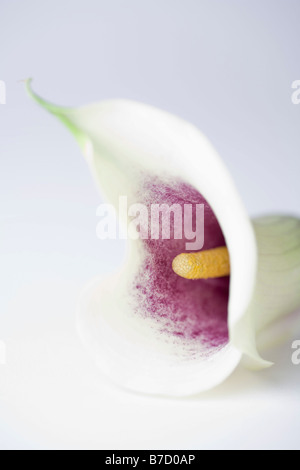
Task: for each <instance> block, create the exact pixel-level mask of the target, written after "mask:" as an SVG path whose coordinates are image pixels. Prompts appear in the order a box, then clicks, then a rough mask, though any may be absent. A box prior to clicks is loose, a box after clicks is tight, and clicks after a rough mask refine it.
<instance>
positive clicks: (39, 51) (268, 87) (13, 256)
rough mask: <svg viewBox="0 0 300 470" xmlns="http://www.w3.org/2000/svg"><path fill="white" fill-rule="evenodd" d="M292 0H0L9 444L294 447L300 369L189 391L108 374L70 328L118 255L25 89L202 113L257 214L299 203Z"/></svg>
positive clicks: (60, 135) (4, 440)
mask: <svg viewBox="0 0 300 470" xmlns="http://www.w3.org/2000/svg"><path fill="white" fill-rule="evenodd" d="M299 18H300V2H299V1H298V0H244V1H241V0H184V1H183V0H151V1H150V0H124V1H122V0H109V1H108V0H98V1H96V0H94V1H93V0H84V1H83V0H70V1H68V0H51V1H43V2H41V1H39V0H36V1H34V0H26V1H23V0H22V1H20V0H14V1H11V0H1V3H0V79H1V80H5V82H6V86H7V104H6V105H5V106H4V105H0V151H1V156H0V162H1V171H0V195H1V197H0V242H1V243H0V270H1V272H0V285H1V289H0V291H1V294H0V311H1V316H0V340H2V341H5V343H6V347H7V364H6V365H5V366H3V365H2V366H1V365H0V416H1V418H0V448H2V449H16V448H25V449H31V448H34V449H37V448H80V449H81V448H106V449H114V448H121V449H126V448H132V449H138V448H157V449H159V448H169V449H176V448H177V449H201V448H213V449H214V448H235V449H238V448H295V447H297V448H299V447H300V446H299V433H300V404H299V392H300V380H299V374H300V367H298V368H297V367H296V366H293V365H292V363H291V343H292V340H293V339H300V329H299V330H298V331H294V332H293V333H292V337H291V338H290V339H287V341H286V342H285V343H284V344H281V345H276V346H275V347H274V348H273V349H272V350H271V351H269V353H268V354H267V356H268V358H269V359H272V360H274V361H276V366H275V367H273V368H272V369H270V370H268V371H265V372H263V373H259V374H254V373H250V372H248V371H245V370H243V369H241V368H240V369H238V370H237V371H236V372H235V374H234V375H233V376H232V377H230V379H229V380H228V381H227V382H226V383H225V384H223V385H222V386H220V387H219V388H218V389H216V390H214V391H212V392H210V393H206V394H204V395H201V396H199V397H193V398H190V399H185V400H168V399H160V398H152V397H145V396H138V395H134V394H131V393H128V392H124V391H122V390H119V389H117V388H115V387H114V386H113V385H111V384H110V383H108V382H107V381H106V379H105V378H104V377H102V375H101V374H100V373H99V372H98V371H97V370H96V368H95V367H94V365H93V363H91V361H90V358H89V356H88V355H87V353H86V352H85V350H84V349H83V348H82V346H81V344H80V342H79V340H78V337H77V333H76V329H75V314H76V305H77V300H78V296H79V293H80V290H81V288H82V286H83V285H84V284H85V282H86V281H88V280H89V279H90V278H92V277H94V276H97V275H101V274H106V273H108V272H111V271H113V270H114V269H115V268H116V267H117V266H118V265H119V264H120V263H121V261H122V257H123V253H124V245H123V244H122V243H121V242H120V241H106V242H100V241H98V240H97V238H96V233H95V230H96V224H97V219H96V215H95V214H96V207H97V206H98V204H99V203H100V202H101V201H100V198H99V196H98V194H97V192H96V189H95V187H94V185H93V183H92V180H91V177H90V175H89V172H88V169H87V167H86V164H85V162H84V160H83V158H82V157H81V154H80V152H79V150H78V148H77V146H76V143H75V142H74V141H73V138H72V137H71V136H70V135H69V134H68V133H67V132H66V130H65V129H64V128H63V127H62V126H61V125H60V124H59V123H58V122H56V121H55V120H54V119H53V117H51V116H50V115H48V114H47V113H45V112H44V111H43V110H41V109H40V108H38V107H37V106H36V105H35V104H34V103H33V102H31V101H30V100H29V99H28V97H27V96H26V94H25V92H24V86H23V84H22V83H20V82H19V81H20V80H22V79H25V78H28V77H29V76H32V77H34V87H35V89H36V91H37V92H38V93H39V94H41V95H42V96H45V97H46V98H48V99H49V100H50V101H53V102H56V103H58V104H64V105H81V104H86V103H89V102H92V101H97V100H102V99H106V98H130V99H135V100H139V101H143V102H147V103H150V104H152V105H154V106H158V107H160V108H163V109H166V110H168V111H170V112H173V113H175V114H178V115H180V116H181V117H183V118H186V119H187V120H189V121H191V122H193V123H194V124H196V125H197V126H198V127H199V128H201V130H202V131H203V132H204V133H205V134H206V135H207V136H208V137H209V138H210V140H211V141H212V143H213V144H214V145H215V147H216V148H217V150H218V151H219V153H220V154H221V156H222V157H223V158H224V160H225V162H226V164H227V165H228V167H229V169H230V170H231V172H232V174H233V176H234V178H235V181H236V184H237V186H238V188H239V190H240V193H241V195H242V198H243V200H244V202H245V205H246V207H247V209H248V210H249V214H250V215H251V216H254V215H260V214H266V213H269V212H280V213H281V212H284V213H286V212H288V213H292V214H295V215H297V214H299V211H300V208H299V195H300V189H299V173H300V163H299V161H300V159H299V152H300V132H299V130H300V106H296V105H293V104H292V102H291V94H292V89H291V84H292V82H293V81H294V80H297V79H300V52H299V40H300V28H299V22H300V20H299Z"/></svg>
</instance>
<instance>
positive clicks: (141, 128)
mask: <svg viewBox="0 0 300 470" xmlns="http://www.w3.org/2000/svg"><path fill="white" fill-rule="evenodd" d="M27 90H28V92H29V94H30V96H32V97H33V98H34V99H35V100H36V101H37V102H38V103H39V104H41V105H42V106H43V107H44V108H46V109H47V110H48V111H50V112H51V113H53V114H54V115H55V116H56V117H58V118H59V119H60V120H61V121H62V122H63V123H64V124H65V125H66V126H67V127H68V128H69V129H70V130H71V132H72V133H73V135H74V136H75V138H76V139H77V141H78V143H79V145H80V147H81V149H82V152H83V154H84V155H85V157H86V159H87V162H88V164H89V166H90V168H91V171H92V173H93V175H94V178H95V180H96V182H97V184H98V185H99V187H100V189H101V190H102V191H103V193H104V195H105V197H106V198H107V199H108V200H109V201H110V202H112V203H114V204H117V201H118V198H119V196H120V195H128V197H129V198H130V197H131V196H132V195H133V194H134V190H135V189H136V178H137V175H138V173H139V172H141V171H142V172H147V173H149V174H153V175H158V174H159V175H160V177H162V178H165V179H166V180H168V179H176V178H180V179H182V180H184V181H185V182H187V183H189V184H190V185H191V186H192V187H194V188H195V189H197V190H198V191H199V193H201V194H202V195H203V197H204V198H205V199H206V200H207V201H208V203H209V204H210V206H211V207H212V209H213V211H214V213H215V215H216V217H217V218H218V221H219V224H220V226H221V228H222V230H223V234H224V236H225V239H226V244H227V247H228V249H229V252H230V259H231V284H230V299H229V312H228V327H229V333H230V342H229V344H228V345H227V346H226V347H224V348H222V349H220V350H217V351H216V353H215V354H214V355H213V356H211V357H209V358H208V359H203V357H202V356H201V354H199V357H198V358H196V359H195V355H194V357H193V359H192V360H189V359H188V357H187V356H186V354H185V353H183V354H181V352H180V348H178V347H176V344H174V343H172V342H166V341H161V340H160V337H159V334H157V332H155V331H156V330H155V328H153V325H152V324H151V321H149V320H147V321H145V320H144V319H142V318H137V317H136V316H133V315H132V312H131V311H130V304H129V303H127V301H126V295H127V289H126V288H127V280H128V279H130V278H133V276H134V274H135V273H136V272H137V269H138V267H139V266H140V264H141V261H142V258H143V253H142V250H141V249H140V247H139V248H138V249H137V246H138V245H137V243H136V242H135V243H132V242H129V243H128V256H127V260H128V261H127V263H126V265H125V266H123V267H122V269H121V270H120V273H118V274H116V275H115V276H114V277H113V278H112V279H109V280H105V281H104V280H103V281H102V280H101V281H99V280H95V281H93V282H92V283H91V284H90V285H89V286H88V287H87V288H86V290H85V292H84V293H83V295H82V299H81V303H80V310H79V315H78V325H79V333H80V336H81V338H82V340H83V342H84V343H85V345H86V346H87V347H88V349H89V350H90V351H91V353H92V355H93V357H94V359H95V360H96V362H97V363H98V365H99V366H100V368H101V370H103V371H104V372H105V373H106V374H107V375H108V376H109V377H110V378H112V379H113V380H114V381H115V382H117V383H118V384H120V385H122V386H124V387H126V388H129V389H132V390H136V391H139V392H144V393H153V394H161V395H173V396H182V395H190V394H194V393H197V392H200V391H203V390H208V389H210V388H212V387H214V386H216V385H218V384H219V383H221V382H222V381H223V380H224V379H225V378H226V377H228V375H229V374H230V373H231V372H232V371H233V370H234V369H235V367H236V366H237V364H238V363H239V361H240V359H241V357H242V355H243V354H244V355H247V356H248V358H249V359H250V360H251V363H252V365H253V366H254V367H257V368H263V367H268V366H270V365H271V364H270V363H269V362H267V361H264V360H263V359H262V358H261V357H260V355H259V354H258V352H257V349H256V332H257V330H258V329H260V328H261V327H263V326H266V325H267V324H268V323H269V321H271V320H273V319H274V318H275V317H276V316H278V315H283V314H285V313H290V311H291V310H292V309H295V308H297V307H298V306H299V305H300V297H299V293H297V292H298V291H299V287H298V286H299V279H300V274H299V266H300V259H299V256H300V255H299V254H300V248H299V242H300V235H299V222H298V221H297V220H295V219H291V218H289V219H286V218H283V219H281V218H277V219H275V221H274V220H273V222H272V221H268V220H267V221H266V222H265V223H264V222H255V224H254V227H255V229H254V227H253V225H252V223H251V221H250V220H249V217H248V215H247V213H246V211H245V209H244V207H243V204H242V202H241V200H240V197H239V195H238V193H237V190H236V188H235V185H234V183H233V181H232V178H231V176H230V174H229V173H228V171H227V169H226V167H225V166H224V164H223V163H222V161H221V159H220V158H219V156H218V154H217V153H216V151H215V150H214V149H213V147H212V146H211V144H210V143H209V142H208V140H207V139H206V138H205V137H204V136H203V135H202V134H201V132H199V130H198V129H196V128H195V127H194V126H193V125H191V124H189V123H187V122H185V121H183V120H181V119H179V118H177V117H175V116H173V115H171V114H168V113H166V112H163V111H160V110H158V109H155V108H153V107H151V106H147V105H144V104H140V103H135V102H131V101H125V100H124V101H123V100H113V101H105V102H101V103H98V104H92V105H90V106H86V107H82V108H78V109H68V108H60V107H57V106H54V105H51V104H49V103H47V102H45V101H44V100H43V99H41V98H40V97H38V96H37V95H36V94H35V93H33V91H32V89H31V86H30V80H28V81H27ZM281 222H282V223H283V224H290V226H291V229H290V238H289V239H288V241H289V242H290V243H291V244H292V245H293V244H294V245H295V263H294V264H293V263H292V262H291V263H290V264H288V265H287V266H286V268H287V270H291V271H292V273H293V274H292V278H293V282H292V283H291V284H289V281H288V279H289V272H288V271H287V270H286V269H285V270H284V271H283V272H281V271H280V270H279V271H278V272H277V275H276V276H275V277H274V276H271V277H270V274H271V271H273V264H274V262H275V261H274V260H273V255H272V253H273V251H272V248H271V251H270V252H269V251H268V250H269V247H270V246H271V245H272V242H273V241H274V238H273V231H274V230H275V232H276V240H277V241H276V243H277V245H278V246H277V245H276V246H277V250H278V251H277V252H276V253H275V254H274V256H275V257H276V256H277V259H278V256H279V258H280V260H281V261H282V264H283V265H284V266H285V259H286V253H285V252H286V248H285V246H284V244H285V242H286V241H287V239H286V236H285V235H284V233H285V232H284V233H281V231H280V230H281V229H280V227H281V225H282V224H281ZM281 235H282V238H281ZM297 244H298V245H297ZM257 245H258V248H257ZM294 245H293V246H294ZM297 246H298V250H297ZM258 252H259V254H260V257H259V259H258ZM262 260H264V261H262ZM297 262H298V264H297ZM268 263H270V264H268ZM275 264H276V262H275ZM257 267H259V271H258V272H257ZM264 276H266V279H265V277H264ZM281 280H282V284H281ZM265 281H266V282H267V284H268V287H267V288H266V290H265V289H264V286H265ZM273 281H274V285H273ZM297 282H298V284H297ZM275 285H276V293H278V295H280V291H281V288H282V289H284V296H283V298H282V300H281V301H280V308H277V307H276V306H274V295H273V289H274V288H275ZM297 289H298V290H297ZM296 290H297V291H296ZM291 299H292V300H291ZM276 305H277V304H276ZM265 315H267V318H268V320H266V319H265V318H264V316H265ZM177 346H178V345H177ZM195 352H196V353H197V351H195Z"/></svg>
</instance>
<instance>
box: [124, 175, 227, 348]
mask: <svg viewBox="0 0 300 470" xmlns="http://www.w3.org/2000/svg"><path fill="white" fill-rule="evenodd" d="M138 201H139V202H141V203H143V204H145V205H146V206H147V207H148V211H149V213H150V206H151V204H168V205H169V206H171V205H173V204H179V205H180V206H181V207H182V208H183V207H184V204H191V205H192V206H193V211H192V216H193V220H195V213H196V205H197V204H203V205H204V247H203V250H209V249H212V248H217V247H220V246H225V245H226V244H225V239H224V236H223V233H222V230H221V228H220V225H219V223H218V220H217V218H216V217H215V215H214V212H213V210H212V208H211V207H210V205H209V204H208V203H207V201H206V200H205V199H204V198H203V196H202V195H201V194H200V193H199V192H198V191H197V190H195V189H194V188H193V187H191V186H190V185H188V184H186V183H184V182H181V181H176V182H172V183H165V182H162V181H161V180H159V179H158V178H151V179H143V183H142V185H141V187H140V190H139V193H138ZM160 223H161V221H160ZM194 227H195V226H194ZM173 233H174V218H173V217H171V239H169V240H163V239H161V238H160V239H159V240H152V239H151V238H149V239H147V240H143V244H144V248H145V258H144V260H143V263H142V266H141V268H140V270H139V272H138V274H137V276H136V278H135V282H134V285H133V286H132V287H133V300H134V302H133V304H134V311H135V314H136V315H141V316H142V317H144V318H151V319H152V320H154V321H155V323H156V325H157V328H158V329H159V331H160V333H162V334H163V335H167V337H168V339H169V340H170V339H172V338H173V339H174V340H176V341H178V340H182V341H183V342H185V343H186V342H188V341H192V342H196V343H201V351H202V354H203V355H206V356H207V355H210V354H211V353H213V352H215V351H216V349H217V350H219V349H220V348H221V347H223V346H225V345H226V344H227V343H228V324H227V317H228V300H229V284H230V278H229V277H226V278H218V279H208V280H202V279H200V280H187V279H183V278H181V277H179V276H178V275H177V274H175V273H174V271H173V269H172V261H173V259H174V258H175V257H176V256H177V255H179V254H180V253H184V252H186V246H185V245H186V243H187V242H190V241H191V240H187V239H186V238H184V234H183V238H182V239H181V240H175V239H174V237H173Z"/></svg>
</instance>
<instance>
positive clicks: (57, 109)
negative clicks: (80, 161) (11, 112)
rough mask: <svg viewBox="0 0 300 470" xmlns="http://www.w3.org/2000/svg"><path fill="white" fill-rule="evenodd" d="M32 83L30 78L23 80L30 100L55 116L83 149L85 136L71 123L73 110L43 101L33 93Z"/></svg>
mask: <svg viewBox="0 0 300 470" xmlns="http://www.w3.org/2000/svg"><path fill="white" fill-rule="evenodd" d="M32 81H33V79H32V78H28V79H27V80H25V88H26V91H27V93H28V95H29V96H30V98H32V99H33V100H34V101H35V102H36V103H38V104H39V105H40V106H42V108H44V109H46V110H47V111H49V112H50V113H51V114H53V115H54V116H56V117H57V118H58V119H59V120H60V121H61V122H62V123H63V124H64V125H65V126H66V127H67V128H68V129H69V131H70V132H71V133H72V134H73V136H74V137H75V139H76V141H77V143H78V144H79V146H80V147H81V149H83V148H84V145H85V144H86V141H87V136H86V135H85V134H84V133H83V132H82V131H81V130H80V129H78V127H76V125H75V124H74V123H73V121H72V111H73V108H64V107H61V106H57V105H55V104H52V103H49V102H48V101H46V100H44V99H43V98H41V97H40V96H39V95H37V94H36V93H35V92H34V91H33V89H32Z"/></svg>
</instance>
